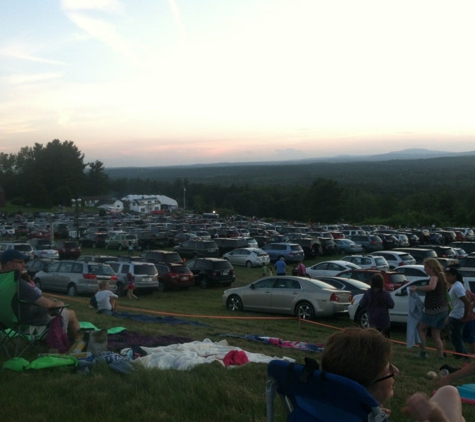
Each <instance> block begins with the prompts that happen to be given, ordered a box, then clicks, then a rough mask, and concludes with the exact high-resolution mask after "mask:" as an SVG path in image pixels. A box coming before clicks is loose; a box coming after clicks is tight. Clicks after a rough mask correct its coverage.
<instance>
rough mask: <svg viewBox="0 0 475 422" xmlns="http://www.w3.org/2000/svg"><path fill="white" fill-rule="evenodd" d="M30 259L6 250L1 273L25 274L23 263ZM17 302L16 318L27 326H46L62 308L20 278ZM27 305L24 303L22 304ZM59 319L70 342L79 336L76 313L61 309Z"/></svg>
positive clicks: (2, 258)
mask: <svg viewBox="0 0 475 422" xmlns="http://www.w3.org/2000/svg"><path fill="white" fill-rule="evenodd" d="M29 258H30V257H29V256H28V255H24V254H22V253H21V252H20V251H18V250H16V249H8V250H7V251H5V252H3V254H2V256H1V257H0V261H1V264H2V270H1V271H2V272H8V271H18V272H19V273H20V274H22V273H24V272H26V270H25V263H26V261H27V260H28V259H29ZM17 299H18V300H22V302H20V306H19V307H18V308H19V310H18V311H17V307H16V306H15V307H14V311H15V313H19V314H17V317H19V318H20V320H21V322H22V323H24V324H29V325H48V324H49V322H50V321H51V320H52V319H53V318H54V317H55V315H57V311H58V309H59V308H61V307H63V306H64V303H63V302H61V301H59V300H58V301H56V300H52V299H48V298H46V297H44V296H43V295H42V294H41V293H39V292H38V291H37V289H36V287H33V286H32V285H31V284H30V283H29V282H28V281H26V280H24V279H22V278H20V280H18V297H17ZM23 301H24V302H27V303H24V302H23ZM61 317H62V318H63V321H64V323H65V325H66V326H67V330H68V337H69V339H70V340H71V341H75V340H76V338H77V337H78V335H79V328H80V327H79V321H78V319H77V317H76V313H75V312H74V311H71V310H70V309H63V310H62V311H61Z"/></svg>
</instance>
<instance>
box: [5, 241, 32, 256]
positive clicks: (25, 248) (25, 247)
mask: <svg viewBox="0 0 475 422" xmlns="http://www.w3.org/2000/svg"><path fill="white" fill-rule="evenodd" d="M8 249H16V250H17V251H20V252H21V253H22V254H24V255H28V256H29V257H30V258H34V257H35V251H34V250H33V246H31V245H30V244H29V243H26V242H2V243H0V256H1V255H2V253H3V252H5V251H7V250H8Z"/></svg>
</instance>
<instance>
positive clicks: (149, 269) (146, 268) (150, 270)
mask: <svg viewBox="0 0 475 422" xmlns="http://www.w3.org/2000/svg"><path fill="white" fill-rule="evenodd" d="M156 272H157V270H156V268H155V265H136V266H135V274H139V275H154V274H155V273H156Z"/></svg>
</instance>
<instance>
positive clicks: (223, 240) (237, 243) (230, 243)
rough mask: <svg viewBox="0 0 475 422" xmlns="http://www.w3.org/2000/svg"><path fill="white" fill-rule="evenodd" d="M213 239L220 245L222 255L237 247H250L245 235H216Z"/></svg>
mask: <svg viewBox="0 0 475 422" xmlns="http://www.w3.org/2000/svg"><path fill="white" fill-rule="evenodd" d="M213 241H214V242H215V243H216V245H218V248H219V254H220V255H223V254H225V253H227V252H230V251H232V250H234V249H237V248H247V247H248V244H247V240H246V239H245V238H244V237H215V238H214V239H213Z"/></svg>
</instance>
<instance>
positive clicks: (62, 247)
mask: <svg viewBox="0 0 475 422" xmlns="http://www.w3.org/2000/svg"><path fill="white" fill-rule="evenodd" d="M56 249H57V250H58V254H59V259H77V258H79V257H80V256H81V247H80V246H79V244H78V242H76V241H74V240H63V241H59V242H56Z"/></svg>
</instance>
